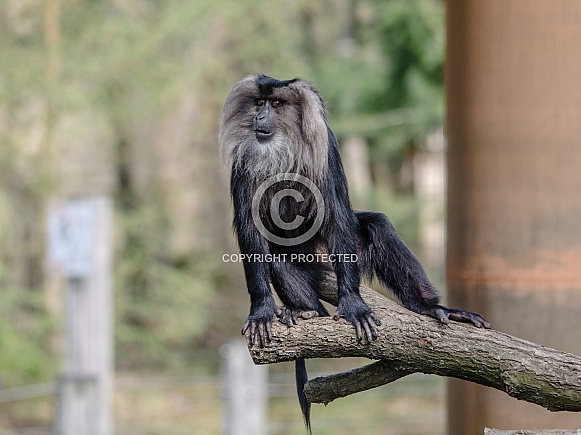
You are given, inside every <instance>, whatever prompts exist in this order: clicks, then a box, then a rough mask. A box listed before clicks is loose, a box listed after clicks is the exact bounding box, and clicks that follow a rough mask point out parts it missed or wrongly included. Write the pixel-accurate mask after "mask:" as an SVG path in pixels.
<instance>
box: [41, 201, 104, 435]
mask: <svg viewBox="0 0 581 435" xmlns="http://www.w3.org/2000/svg"><path fill="white" fill-rule="evenodd" d="M112 222H113V207H112V202H111V200H110V199H109V198H106V197H95V198H89V199H81V200H74V201H67V202H65V203H62V204H57V205H55V206H53V207H52V208H51V211H50V213H49V260H50V261H51V262H52V263H53V265H57V266H58V267H60V269H61V270H62V272H63V273H64V275H65V276H66V277H67V283H68V284H67V290H66V297H65V299H66V301H65V310H66V314H65V330H66V332H65V338H66V345H65V362H64V374H63V375H62V377H61V379H60V382H59V393H60V394H59V398H60V403H59V416H58V419H57V420H58V421H57V424H58V428H57V433H58V434H59V435H79V434H86V435H112V434H113V402H112V400H113V321H112V315H113V308H112V306H113V304H112Z"/></svg>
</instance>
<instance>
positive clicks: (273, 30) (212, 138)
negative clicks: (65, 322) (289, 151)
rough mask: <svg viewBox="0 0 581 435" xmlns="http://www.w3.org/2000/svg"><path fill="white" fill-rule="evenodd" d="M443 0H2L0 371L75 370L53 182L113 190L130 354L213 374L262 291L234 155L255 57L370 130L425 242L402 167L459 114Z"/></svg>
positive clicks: (121, 359)
mask: <svg viewBox="0 0 581 435" xmlns="http://www.w3.org/2000/svg"><path fill="white" fill-rule="evenodd" d="M443 47H444V41H443V2H442V1H441V0H410V1H397V0H396V1H381V0H345V1H340V2H332V1H322V2H311V1H307V0H300V1H290V0H282V1H276V2H274V1H273V2H263V3H261V5H260V7H256V3H255V2H251V1H247V0H243V1H240V0H224V1H220V2H214V1H209V0H203V1H199V0H198V1H181V0H166V1H158V0H135V1H127V0H103V1H92V0H60V1H56V0H46V1H44V2H40V1H37V0H27V1H21V0H6V1H4V2H2V4H1V5H0V376H1V377H2V380H3V383H4V385H5V386H11V385H21V384H24V383H30V382H36V381H46V380H52V379H54V377H55V376H56V375H57V374H58V372H59V367H60V349H61V344H62V333H61V332H60V322H61V316H62V305H63V303H62V300H61V299H62V288H63V286H62V284H63V282H62V278H61V277H59V276H58V275H57V274H55V273H54V271H52V270H50V268H49V267H48V266H47V265H46V264H45V260H44V250H45V246H44V240H45V234H44V232H45V229H44V228H45V222H44V221H45V217H44V216H45V209H46V206H47V204H48V203H49V202H50V201H51V200H54V199H57V198H63V197H67V196H70V195H78V194H88V193H95V192H99V193H109V194H111V195H113V196H114V197H115V199H116V212H117V216H116V226H117V228H116V236H117V237H116V263H115V266H116V267H115V270H116V277H115V289H116V290H115V291H116V300H115V302H116V363H117V367H118V368H119V369H120V370H133V371H144V370H146V371H163V372H171V373H176V372H181V373H183V372H192V371H195V372H199V373H203V372H216V370H217V366H216V363H217V356H216V355H217V352H215V350H216V349H217V348H218V347H219V346H220V345H221V344H223V343H224V342H226V341H227V340H229V338H230V337H232V336H234V335H237V334H238V332H239V328H240V325H241V324H242V323H243V319H244V318H245V316H246V314H247V312H246V311H247V305H248V301H247V295H246V291H245V287H244V284H243V279H242V276H241V270H240V268H239V267H237V265H232V264H224V263H222V261H221V254H222V253H224V252H236V249H237V248H236V246H235V245H234V243H233V240H232V237H231V233H230V206H229V198H228V189H227V183H226V176H225V173H224V168H223V165H222V162H221V161H220V158H219V155H218V146H217V139H216V136H217V123H218V117H219V113H220V109H221V104H222V102H223V100H224V98H225V96H226V95H227V93H228V92H229V90H230V89H231V87H232V86H233V85H234V84H235V83H236V82H237V81H238V80H239V79H240V78H241V77H243V76H244V75H246V74H250V73H257V72H260V73H265V74H268V75H272V76H274V77H278V78H290V77H292V76H300V77H302V78H305V79H309V80H311V81H313V82H315V83H316V84H317V86H318V88H319V89H320V91H321V93H322V95H324V96H325V98H326V99H327V100H328V107H329V111H330V123H331V125H332V128H333V129H334V130H335V131H336V133H337V134H338V136H339V139H340V141H344V140H346V139H347V138H349V137H351V136H353V135H356V136H357V137H359V138H362V139H363V140H364V143H365V144H366V146H367V148H368V154H369V159H368V160H369V161H368V162H366V163H367V169H368V174H367V176H368V177H369V179H370V180H371V182H372V184H371V186H370V188H369V190H370V191H369V192H367V195H368V196H367V198H365V199H364V200H363V201H362V204H363V205H365V206H367V207H370V208H374V209H376V210H381V211H386V212H387V213H388V214H389V216H390V217H391V218H392V219H393V220H394V223H395V224H396V227H398V229H399V230H400V232H402V234H403V235H404V238H405V239H406V240H408V241H409V243H411V244H412V245H413V244H414V242H415V239H416V237H417V213H418V204H417V201H416V200H414V196H413V193H414V192H413V183H411V182H410V181H409V177H406V176H405V174H406V173H407V172H409V171H410V170H411V159H412V158H413V155H414V154H415V153H417V152H420V151H421V150H422V147H423V143H424V138H425V136H426V134H427V133H429V132H430V131H431V130H433V129H434V128H436V127H437V126H439V125H441V123H442V116H443V109H442V108H443V97H442V65H443Z"/></svg>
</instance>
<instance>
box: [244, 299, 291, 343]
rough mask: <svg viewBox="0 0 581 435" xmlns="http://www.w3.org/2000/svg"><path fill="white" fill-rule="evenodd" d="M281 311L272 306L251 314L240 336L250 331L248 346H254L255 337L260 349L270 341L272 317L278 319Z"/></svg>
mask: <svg viewBox="0 0 581 435" xmlns="http://www.w3.org/2000/svg"><path fill="white" fill-rule="evenodd" d="M281 312H282V310H281V309H280V308H278V307H277V306H276V305H274V304H273V307H263V308H262V309H259V310H256V312H255V313H251V314H250V316H248V319H247V320H246V323H245V324H244V326H243V327H242V335H245V334H246V332H247V331H248V330H250V344H251V345H252V346H254V343H256V337H257V336H258V341H259V343H260V347H264V346H266V344H267V343H270V342H271V341H272V319H273V318H274V316H277V317H279V316H280V313H281Z"/></svg>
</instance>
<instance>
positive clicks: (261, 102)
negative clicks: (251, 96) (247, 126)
mask: <svg viewBox="0 0 581 435" xmlns="http://www.w3.org/2000/svg"><path fill="white" fill-rule="evenodd" d="M254 102H255V103H256V105H257V106H258V107H262V106H264V103H266V100H265V99H264V98H257V99H256V100H254Z"/></svg>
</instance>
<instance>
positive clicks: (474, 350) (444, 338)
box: [249, 282, 581, 411]
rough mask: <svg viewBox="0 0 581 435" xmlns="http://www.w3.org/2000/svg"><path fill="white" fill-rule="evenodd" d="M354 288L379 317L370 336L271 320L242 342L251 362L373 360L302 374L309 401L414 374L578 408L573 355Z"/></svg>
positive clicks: (578, 362)
mask: <svg viewBox="0 0 581 435" xmlns="http://www.w3.org/2000/svg"><path fill="white" fill-rule="evenodd" d="M327 287H328V288H327V289H326V290H325V292H324V299H325V300H327V301H328V302H330V303H335V302H336V294H335V293H334V290H333V288H334V286H333V285H332V282H331V283H330V285H329V286H327ZM360 290H361V294H362V296H363V298H364V299H365V301H366V302H367V303H368V305H369V306H370V307H371V308H372V309H373V310H374V312H375V315H376V316H377V317H378V318H379V319H380V320H381V323H382V324H381V326H380V327H379V328H378V329H379V337H378V339H377V340H376V341H374V342H372V343H369V342H367V341H366V340H363V341H361V342H359V341H357V339H356V337H355V332H354V329H353V327H352V326H351V325H350V324H348V323H347V322H346V321H344V320H340V321H334V320H332V318H330V317H326V318H314V319H309V320H303V321H300V322H299V325H297V326H295V327H292V328H288V327H286V326H284V325H282V324H280V323H279V322H275V323H274V324H273V328H272V333H273V339H272V342H271V343H270V344H269V345H268V346H266V347H264V348H260V347H259V346H253V347H251V346H249V349H250V354H251V356H252V359H253V360H254V362H255V363H256V364H270V363H276V362H282V361H291V360H294V359H296V358H301V357H303V358H341V357H367V358H370V359H373V360H379V361H377V362H374V363H372V364H369V365H367V366H364V367H360V368H358V369H355V370H351V371H349V372H344V373H339V374H334V375H330V376H323V377H318V378H314V379H312V380H310V381H309V382H308V383H307V385H306V387H305V392H306V394H307V397H308V398H309V400H311V401H312V402H314V403H329V402H331V401H332V400H334V399H337V398H339V397H344V396H347V395H349V394H353V393H356V392H360V391H364V390H368V389H370V388H374V387H378V386H380V385H383V384H387V383H390V382H393V381H395V380H396V379H399V378H401V377H403V376H406V375H408V374H411V373H415V372H420V373H429V374H435V375H440V376H450V377H455V378H459V379H465V380H469V381H472V382H476V383H478V384H481V385H486V386H489V387H492V388H496V389H498V390H501V391H504V392H505V393H507V394H508V395H510V396H512V397H515V398H517V399H521V400H526V401H528V402H532V403H536V404H538V405H541V406H543V407H545V408H547V409H549V410H551V411H581V358H580V357H578V356H575V355H571V354H568V353H565V352H561V351H558V350H554V349H550V348H546V347H543V346H540V345H538V344H534V343H531V342H528V341H526V340H521V339H519V338H516V337H512V336H510V335H507V334H503V333H502V332H499V331H495V330H493V329H491V330H485V329H479V328H475V327H473V326H471V325H465V324H459V323H454V322H451V323H450V324H448V325H444V324H442V323H440V322H438V321H436V320H434V319H432V318H429V317H427V316H422V315H419V314H416V313H413V312H411V311H408V310H406V309H405V308H403V307H401V306H399V305H397V304H396V303H394V302H392V301H390V300H389V299H387V298H385V297H384V296H382V295H380V294H379V293H377V292H375V291H373V290H371V289H369V288H367V287H365V286H361V289H360Z"/></svg>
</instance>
